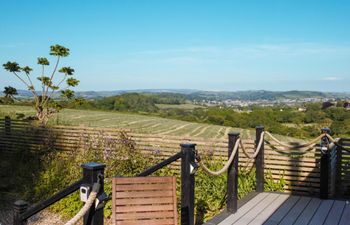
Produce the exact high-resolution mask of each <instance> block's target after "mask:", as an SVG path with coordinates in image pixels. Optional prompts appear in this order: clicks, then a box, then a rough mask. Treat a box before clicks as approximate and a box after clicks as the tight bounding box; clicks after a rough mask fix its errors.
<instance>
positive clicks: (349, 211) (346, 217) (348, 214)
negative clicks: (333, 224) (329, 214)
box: [338, 204, 350, 225]
mask: <svg viewBox="0 0 350 225" xmlns="http://www.w3.org/2000/svg"><path fill="white" fill-rule="evenodd" d="M349 222H350V204H346V205H345V208H344V210H343V215H342V217H341V219H340V222H339V224H338V225H349Z"/></svg>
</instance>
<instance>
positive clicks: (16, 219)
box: [13, 200, 29, 225]
mask: <svg viewBox="0 0 350 225" xmlns="http://www.w3.org/2000/svg"><path fill="white" fill-rule="evenodd" d="M28 206H29V204H28V203H27V202H25V201H23V200H18V201H16V202H15V203H14V204H13V225H26V224H27V220H24V221H23V220H22V218H21V214H23V213H24V212H25V211H26V210H27V209H28Z"/></svg>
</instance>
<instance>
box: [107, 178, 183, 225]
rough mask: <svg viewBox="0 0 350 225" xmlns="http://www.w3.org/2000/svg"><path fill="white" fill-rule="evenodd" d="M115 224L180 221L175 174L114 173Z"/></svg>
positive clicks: (170, 224)
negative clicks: (142, 175)
mask: <svg viewBox="0 0 350 225" xmlns="http://www.w3.org/2000/svg"><path fill="white" fill-rule="evenodd" d="M112 192H113V193H112V220H113V225H140V224H144V225H177V207H176V177H115V178H113V186H112Z"/></svg>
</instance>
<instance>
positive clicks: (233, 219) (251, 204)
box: [220, 193, 269, 225]
mask: <svg viewBox="0 0 350 225" xmlns="http://www.w3.org/2000/svg"><path fill="white" fill-rule="evenodd" d="M268 195H269V194H268V193H261V194H258V195H257V196H255V197H254V198H253V199H252V200H250V201H249V202H247V203H246V204H244V205H243V206H242V207H241V208H239V209H238V210H237V212H236V213H235V214H232V215H231V216H229V217H227V218H226V219H225V220H224V221H222V222H221V223H220V225H232V224H233V223H234V222H236V221H237V220H239V218H241V217H242V216H243V215H245V214H246V213H247V212H248V211H249V210H250V209H251V208H253V207H254V206H255V205H256V204H258V203H259V202H260V201H262V200H263V199H265V198H266V197H267V196H268Z"/></svg>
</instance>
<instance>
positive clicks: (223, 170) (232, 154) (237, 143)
mask: <svg viewBox="0 0 350 225" xmlns="http://www.w3.org/2000/svg"><path fill="white" fill-rule="evenodd" d="M240 140H241V139H240V138H238V139H237V140H236V143H235V145H234V148H233V151H232V153H231V155H230V158H229V159H228V161H227V162H226V164H225V165H224V167H222V168H221V169H220V170H218V171H213V170H211V169H209V168H208V167H207V166H206V165H205V164H204V163H203V161H202V160H198V161H199V164H200V166H201V167H202V168H203V170H204V171H205V172H206V173H208V174H209V175H211V176H218V175H221V174H222V173H224V172H226V171H227V169H228V168H229V166H230V165H231V163H232V162H233V159H234V157H235V155H236V153H237V150H238V147H239V142H240Z"/></svg>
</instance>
